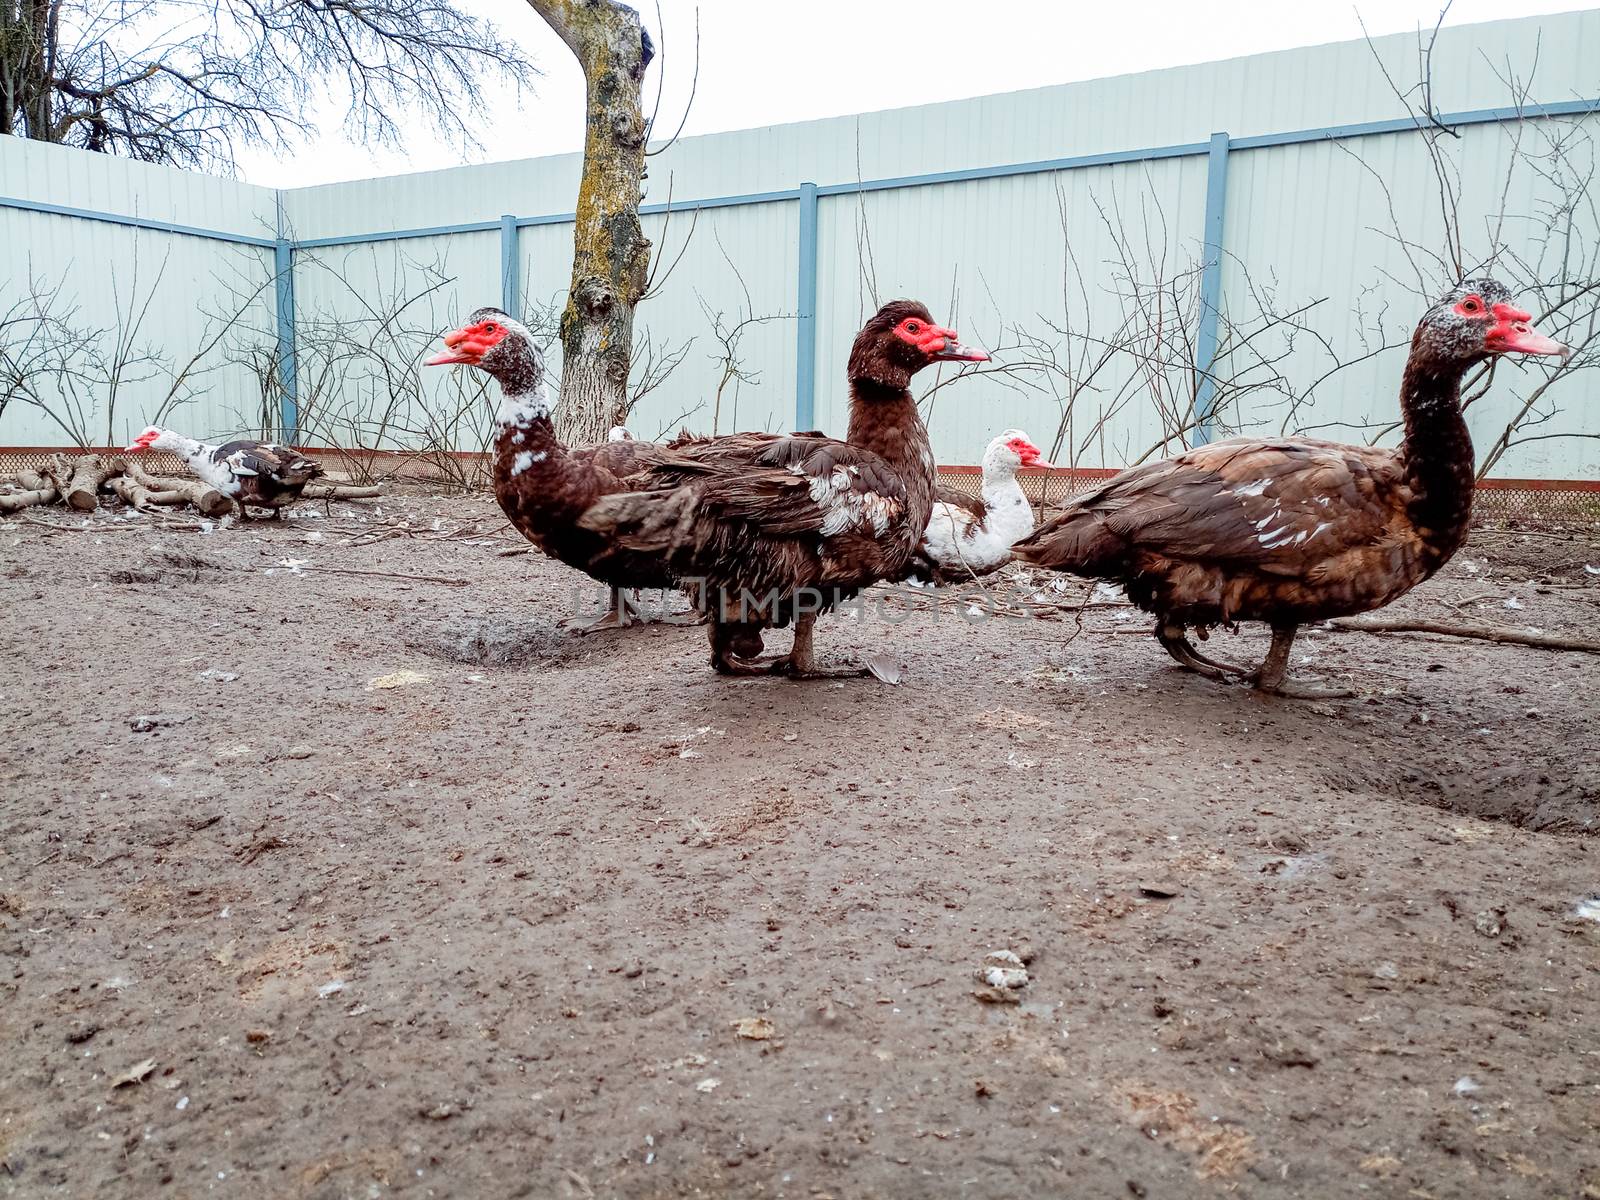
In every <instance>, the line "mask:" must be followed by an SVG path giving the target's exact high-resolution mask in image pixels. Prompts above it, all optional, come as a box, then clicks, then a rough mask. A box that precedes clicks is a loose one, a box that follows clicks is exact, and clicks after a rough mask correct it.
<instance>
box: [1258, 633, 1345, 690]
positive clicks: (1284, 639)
mask: <svg viewBox="0 0 1600 1200" xmlns="http://www.w3.org/2000/svg"><path fill="white" fill-rule="evenodd" d="M1298 629H1299V627H1298V626H1296V625H1274V626H1273V627H1272V646H1271V648H1270V649H1268V651H1267V657H1266V660H1265V661H1264V662H1262V664H1261V665H1260V666H1259V667H1257V668H1256V669H1255V670H1254V671H1252V672H1250V673H1249V674H1248V675H1246V676H1245V678H1246V679H1248V680H1249V681H1250V682H1251V683H1253V684H1255V686H1256V690H1257V691H1262V692H1267V693H1269V694H1271V695H1274V696H1285V697H1288V698H1289V699H1291V700H1347V699H1349V698H1350V697H1351V696H1354V695H1355V692H1353V691H1351V690H1350V689H1349V688H1323V687H1318V686H1317V685H1316V684H1312V683H1294V682H1291V681H1290V680H1288V679H1286V678H1284V676H1285V675H1286V674H1287V673H1288V670H1289V648H1290V647H1291V646H1293V645H1294V635H1295V633H1296V632H1297V631H1298Z"/></svg>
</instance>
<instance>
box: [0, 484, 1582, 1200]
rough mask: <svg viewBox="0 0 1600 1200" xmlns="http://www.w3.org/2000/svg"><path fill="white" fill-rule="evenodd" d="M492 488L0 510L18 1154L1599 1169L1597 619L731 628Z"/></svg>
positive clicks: (1539, 615)
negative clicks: (578, 597)
mask: <svg viewBox="0 0 1600 1200" xmlns="http://www.w3.org/2000/svg"><path fill="white" fill-rule="evenodd" d="M402 521H405V522H407V523H406V524H402V523H401V522H402ZM34 522H43V523H45V524H47V525H50V526H52V527H51V528H44V527H42V526H41V525H40V524H37V523H34ZM500 525H501V520H500V517H499V514H498V511H497V510H496V509H495V508H494V506H493V502H492V501H491V500H487V499H466V500H463V499H452V500H441V499H435V498H429V497H414V498H400V499H390V500H386V501H384V502H383V503H382V505H381V506H379V507H378V508H377V509H374V508H373V507H372V506H367V507H364V508H363V507H359V506H357V505H354V504H350V505H339V506H334V508H333V509H332V511H331V512H328V513H324V512H323V509H322V508H321V506H311V505H307V506H302V509H301V510H300V512H299V513H298V514H297V516H296V519H294V520H290V521H285V522H283V523H281V524H266V523H259V524H252V525H249V526H247V527H244V528H231V527H226V528H221V529H216V530H214V531H212V532H209V533H208V532H200V531H197V530H195V529H193V528H189V529H161V528H152V527H151V526H150V524H149V523H148V522H147V521H146V520H144V519H139V518H136V519H133V520H115V519H113V518H112V517H110V516H107V515H99V516H97V517H95V518H94V519H93V520H92V521H90V522H89V523H88V525H87V526H83V527H79V526H78V522H76V521H69V519H68V518H67V517H66V516H65V515H64V514H59V513H58V514H48V513H46V514H35V515H34V516H33V517H32V518H31V519H30V520H26V521H19V520H11V521H8V522H5V523H0V611H3V612H4V613H5V617H4V620H3V622H0V664H3V673H0V727H3V728H4V730H5V735H4V737H5V753H4V756H3V762H0V1044H3V1046H4V1048H5V1049H4V1053H3V1054H0V1195H5V1196H17V1197H34V1196H83V1197H90V1196H93V1197H125V1196H126V1197H134V1196H138V1197H143V1196H156V1195H160V1196H173V1197H201V1196H220V1195H236V1196H244V1197H258V1196H283V1197H376V1196H390V1195H396V1196H531V1197H605V1196H623V1197H676V1196H766V1197H818V1196H832V1197H852V1198H853V1197H880V1196H881V1197H945V1196H979V1197H1009V1196H1075V1197H1076V1196H1085V1197H1086V1196H1097V1197H1100V1196H1104V1197H1115V1196H1133V1197H1175V1198H1176V1197H1191V1196H1224V1195H1231V1196H1333V1195H1357V1194H1361V1195H1369V1196H1374V1197H1419V1198H1426V1197H1439V1198H1441V1200H1443V1198H1445V1197H1550V1196H1569V1197H1582V1196H1587V1197H1595V1196H1600V899H1595V897H1597V896H1600V856H1597V853H1596V850H1597V843H1596V841H1595V840H1594V833H1595V830H1596V821H1597V817H1600V764H1597V761H1596V757H1597V746H1600V721H1597V720H1596V717H1595V690H1596V684H1597V683H1600V659H1597V658H1596V657H1594V656H1590V655H1583V654H1574V653H1550V652H1546V651H1540V650H1533V649H1527V648H1522V647H1517V646H1506V645H1492V644H1485V643H1478V642H1465V641H1459V640H1449V639H1443V638H1429V637H1418V636H1403V635H1402V636H1385V637H1379V636H1373V635H1368V634H1346V633H1331V632H1317V631H1312V632H1308V633H1307V634H1305V635H1304V637H1303V640H1302V641H1301V642H1300V643H1299V644H1298V645H1297V647H1296V651H1295V656H1294V662H1295V669H1296V670H1297V671H1299V672H1300V673H1302V674H1314V675H1317V676H1321V677H1324V678H1331V679H1335V680H1342V681H1353V682H1354V684H1355V686H1356V687H1357V688H1358V690H1359V691H1360V693H1361V695H1360V698H1358V699H1356V700H1353V701H1337V702H1316V703H1303V702H1291V701H1282V700H1270V699H1262V698H1259V697H1257V696H1255V695H1253V694H1250V693H1247V692H1245V691H1242V690H1240V689H1236V688H1226V687H1222V686H1218V685H1216V684H1213V683H1209V682H1207V681H1205V680H1202V679H1199V678H1196V677H1193V676H1189V675H1185V674H1183V673H1181V672H1180V671H1178V670H1177V669H1176V667H1175V665H1174V664H1173V663H1172V662H1171V661H1170V660H1169V659H1168V658H1167V657H1166V655H1165V654H1163V653H1162V652H1161V650H1160V648H1159V647H1158V646H1157V645H1156V644H1155V642H1154V641H1153V640H1151V639H1150V638H1149V637H1148V636H1145V635H1143V634H1142V633H1141V631H1142V630H1144V629H1145V628H1147V624H1148V622H1147V620H1146V618H1144V617H1142V616H1140V615H1139V614H1137V613H1133V612H1131V611H1129V610H1127V609H1125V608H1117V607H1100V608H1094V609H1091V610H1089V611H1087V612H1086V613H1084V614H1083V619H1082V622H1081V627H1080V626H1079V624H1078V622H1077V620H1076V619H1075V618H1074V617H1073V616H1071V615H1069V614H1062V613H1059V612H1057V613H1055V614H1053V617H1054V619H1050V620H1015V619H994V620H985V621H977V620H974V621H970V622H969V621H968V620H967V619H966V618H965V615H964V614H965V612H966V609H965V607H963V606H957V605H946V607H945V608H944V610H943V611H942V612H939V613H931V612H919V613H909V614H908V613H907V612H906V610H905V609H904V607H903V606H902V605H901V603H900V602H899V601H893V600H886V601H884V602H883V603H882V605H881V607H874V606H869V609H868V613H869V615H868V617H867V619H864V620H856V619H852V618H847V617H841V616H834V617H830V618H826V619H824V621H823V622H822V624H821V626H820V627H819V634H818V648H819V651H820V652H821V654H822V656H823V657H824V658H825V659H826V660H829V661H831V662H844V661H847V660H852V659H858V658H859V657H860V656H861V655H864V654H867V653H870V652H875V651H887V652H890V653H893V654H894V655H896V656H897V657H898V658H900V659H902V660H903V661H904V662H905V664H906V677H905V682H904V683H903V684H902V685H901V686H898V687H891V686H887V685H885V684H883V683H880V682H878V681H876V680H871V679H867V680H861V681H852V682H849V683H791V682H788V681H784V680H771V681H767V680H736V681H730V680H726V679H722V678H718V677H717V676H715V675H713V674H712V673H711V671H710V670H709V669H708V667H707V665H706V648H705V639H704V636H703V633H702V631H701V630H699V629H695V628H650V629H644V630H639V631H632V632H628V633H624V634H615V633H612V634H598V635H594V636H592V637H589V638H579V637H577V636H575V635H573V634H570V633H568V632H566V631H565V630H563V629H562V628H560V626H559V625H558V622H559V621H560V620H561V619H562V618H564V617H567V616H568V615H570V614H571V612H572V609H573V595H574V593H573V589H574V584H575V581H576V577H575V576H574V575H573V574H572V573H571V572H569V571H567V570H566V569H565V568H563V567H561V566H560V565H559V564H556V563H552V562H549V561H546V560H543V559H541V558H540V557H538V556H537V555H535V554H522V555H511V556H502V554H501V552H502V551H505V550H509V549H515V548H516V547H518V546H519V545H520V544H521V543H520V542H519V540H518V539H517V538H515V536H514V535H511V534H509V533H508V532H506V531H504V530H503V529H502V530H500V531H499V532H498V533H496V532H495V531H496V529H497V527H499V526H500ZM379 535H381V536H379ZM474 535H479V536H474ZM1585 564H1594V565H1597V566H1600V541H1597V539H1596V537H1595V536H1594V535H1593V534H1592V532H1591V533H1589V534H1583V533H1573V532H1563V531H1559V530H1556V531H1551V530H1539V531H1532V532H1525V533H1519V532H1508V531H1504V530H1498V531H1496V530H1490V531H1484V532H1481V533H1480V534H1479V535H1477V536H1476V537H1475V539H1474V540H1473V542H1472V543H1471V544H1469V546H1468V547H1467V548H1466V549H1465V550H1464V551H1463V552H1462V554H1461V555H1460V556H1459V557H1458V558H1457V559H1456V560H1455V562H1454V563H1452V564H1451V566H1450V567H1449V568H1448V569H1447V571H1446V572H1445V574H1444V575H1442V576H1441V577H1440V578H1439V579H1437V580H1435V581H1433V582H1431V583H1429V584H1427V585H1425V586H1424V587H1423V588H1421V589H1419V591H1417V592H1416V593H1413V595H1412V596H1410V597H1408V598H1407V599H1406V600H1404V601H1403V602H1402V603H1400V604H1398V605H1396V606H1395V607H1394V609H1392V610H1390V613H1389V614H1388V615H1395V616H1399V615H1408V614H1409V615H1415V616H1419V617H1426V618H1428V619H1434V620H1472V621H1478V622H1495V623H1512V624H1516V625H1519V626H1527V625H1533V626H1537V627H1538V628H1541V629H1543V630H1545V631H1547V632H1551V633H1565V634H1569V635H1572V636H1586V637H1589V638H1594V637H1596V636H1600V634H1597V622H1596V617H1597V615H1600V577H1597V576H1596V575H1595V574H1592V573H1590V572H1587V571H1585ZM331 569H338V570H340V571H359V572H373V574H340V573H333V571H332V570H331ZM458 584H459V585H458ZM1040 586H1042V587H1043V588H1044V589H1046V592H1045V594H1047V595H1053V593H1049V592H1048V590H1047V589H1048V588H1049V583H1048V581H1042V584H1041V585H1040ZM1079 594H1080V592H1079V590H1078V588H1077V585H1073V589H1072V590H1071V591H1070V592H1068V593H1065V594H1062V596H1061V597H1060V598H1062V599H1066V600H1072V599H1074V598H1075V597H1077V596H1078V595H1079ZM583 595H584V597H585V599H587V600H590V601H591V602H592V600H593V598H594V597H595V592H594V590H593V589H592V588H588V587H586V588H585V589H584V593H583ZM890 616H892V617H893V618H894V619H893V620H890V619H888V617H890ZM770 641H771V642H772V643H773V645H774V647H775V648H776V647H781V646H782V645H784V644H785V643H786V641H787V635H786V634H779V635H774V636H773V637H772V638H771V639H770ZM1212 647H1213V650H1214V652H1216V653H1220V654H1226V655H1231V656H1235V657H1243V656H1251V655H1257V654H1259V653H1260V652H1261V650H1262V649H1263V648H1264V638H1262V637H1260V636H1258V635H1257V634H1255V633H1249V634H1247V636H1245V637H1242V638H1240V639H1237V640H1235V639H1232V638H1229V637H1226V636H1224V637H1223V638H1222V640H1221V641H1220V643H1219V642H1215V641H1214V642H1213V643H1212ZM1002 950H1008V951H1011V952H1013V953H1014V954H1015V955H1016V956H1017V958H1018V959H1020V960H1021V962H1022V963H1023V964H1025V969H1026V973H1027V982H1026V984H1025V985H1024V986H1022V987H1020V988H1011V987H1007V986H1004V984H1005V982H1007V981H1010V982H1015V981H1017V980H1018V978H1019V977H1018V976H1017V975H1016V974H1015V967H1014V965H1012V964H1009V963H989V964H986V962H985V956H986V955H989V954H990V953H991V952H993V951H1002ZM987 966H1006V967H1009V968H1010V972H1011V973H1010V974H1009V975H1008V974H1007V973H1004V972H1002V973H1001V974H999V975H996V976H995V978H996V979H998V980H1000V981H1001V986H999V987H992V986H990V984H989V983H988V982H985V981H983V980H981V979H980V978H979V973H980V972H981V971H984V970H985V969H986V967H987Z"/></svg>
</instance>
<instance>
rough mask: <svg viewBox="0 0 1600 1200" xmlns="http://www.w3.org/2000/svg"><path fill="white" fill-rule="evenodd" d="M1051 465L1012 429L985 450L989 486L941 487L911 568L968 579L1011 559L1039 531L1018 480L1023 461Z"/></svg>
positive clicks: (941, 577) (921, 574)
mask: <svg viewBox="0 0 1600 1200" xmlns="http://www.w3.org/2000/svg"><path fill="white" fill-rule="evenodd" d="M1041 465H1043V466H1049V464H1048V463H1046V462H1044V459H1043V456H1042V455H1041V454H1040V452H1039V447H1037V446H1035V445H1034V444H1033V442H1032V441H1030V440H1029V438H1028V435H1027V434H1025V433H1023V432H1022V430H1020V429H1008V430H1006V431H1005V432H1004V433H1002V434H1001V435H1000V436H999V437H997V438H995V439H994V440H993V441H991V442H990V443H989V445H988V447H987V449H985V450H984V452H983V486H982V489H981V492H980V494H979V495H976V496H969V495H968V494H967V493H966V492H962V491H958V490H956V489H955V488H952V487H943V486H941V487H939V488H938V489H937V490H936V491H935V492H934V496H933V515H932V516H931V517H929V518H928V528H927V531H926V532H925V533H924V534H923V535H922V544H921V545H919V546H918V547H917V553H916V555H915V557H914V558H913V559H912V563H911V574H912V575H913V576H916V577H918V578H921V579H927V580H930V581H932V582H933V583H946V584H949V583H965V582H967V581H968V580H970V579H975V578H976V577H978V576H979V575H988V574H990V573H991V572H994V571H998V570H999V569H1000V568H1001V567H1003V566H1005V565H1006V564H1007V563H1008V562H1010V561H1011V547H1012V546H1013V545H1014V544H1015V543H1016V542H1017V541H1018V540H1019V539H1021V538H1024V537H1027V536H1028V534H1030V533H1032V532H1033V507H1032V506H1031V505H1030V504H1029V503H1028V497H1027V496H1026V495H1025V494H1024V493H1023V491H1022V485H1021V484H1019V483H1018V482H1017V471H1018V469H1019V468H1022V467H1037V466H1041Z"/></svg>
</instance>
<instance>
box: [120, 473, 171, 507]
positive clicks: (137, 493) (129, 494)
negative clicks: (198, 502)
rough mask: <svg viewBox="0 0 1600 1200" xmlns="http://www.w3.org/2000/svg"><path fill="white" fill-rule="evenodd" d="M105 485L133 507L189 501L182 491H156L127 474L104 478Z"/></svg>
mask: <svg viewBox="0 0 1600 1200" xmlns="http://www.w3.org/2000/svg"><path fill="white" fill-rule="evenodd" d="M106 486H107V487H109V488H110V489H111V490H112V491H113V492H115V493H116V494H117V495H118V496H120V497H122V500H123V502H124V503H126V504H129V505H131V506H132V507H134V508H142V509H151V508H155V507H156V506H157V505H162V504H168V505H171V504H187V503H189V497H188V496H186V495H184V493H182V492H179V491H172V490H166V491H156V490H154V489H152V488H150V487H148V486H146V485H145V484H142V483H140V482H139V481H138V480H136V479H135V478H134V477H133V476H131V475H127V474H123V475H115V476H113V477H112V478H110V479H108V480H106Z"/></svg>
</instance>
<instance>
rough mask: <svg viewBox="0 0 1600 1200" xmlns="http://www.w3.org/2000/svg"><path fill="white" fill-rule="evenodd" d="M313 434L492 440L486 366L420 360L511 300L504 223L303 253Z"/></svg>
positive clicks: (367, 442)
mask: <svg viewBox="0 0 1600 1200" xmlns="http://www.w3.org/2000/svg"><path fill="white" fill-rule="evenodd" d="M294 275H295V309H296V354H297V358H298V377H299V393H300V394H299V401H300V425H301V431H302V432H301V438H302V440H303V441H305V442H307V443H309V444H314V445H332V446H342V447H351V446H365V447H368V448H372V449H415V448H418V447H421V446H423V445H425V444H427V442H428V441H429V438H430V436H434V435H438V434H440V433H442V432H444V431H450V432H451V434H452V436H451V438H450V441H451V442H452V443H454V444H455V448H456V449H461V450H476V449H480V448H481V443H482V438H483V435H484V433H485V431H486V430H487V428H488V420H489V416H490V415H491V413H492V405H491V403H490V402H489V401H488V400H487V399H486V398H485V396H484V388H483V386H482V384H483V382H484V377H483V376H482V375H481V374H480V373H478V372H476V371H468V370H464V369H461V368H435V367H424V366H422V365H421V362H422V359H423V358H425V357H426V356H427V355H428V354H430V353H432V352H433V351H435V350H437V349H439V345H438V337H439V334H440V333H441V332H442V331H444V330H446V329H450V328H453V327H454V326H455V325H457V324H458V323H460V322H461V321H462V320H463V319H464V318H465V317H466V315H467V314H468V313H470V312H471V311H472V310H473V309H475V308H479V307H481V306H483V305H498V304H499V303H500V243H499V234H498V233H492V234H491V233H468V234H455V235H448V236H446V235H441V236H437V237H428V238H415V239H410V240H407V241H403V242H371V243H366V244H363V245H354V246H331V247H325V248H321V249H314V250H303V251H300V252H299V253H297V254H296V255H295V269H294Z"/></svg>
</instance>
